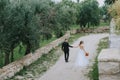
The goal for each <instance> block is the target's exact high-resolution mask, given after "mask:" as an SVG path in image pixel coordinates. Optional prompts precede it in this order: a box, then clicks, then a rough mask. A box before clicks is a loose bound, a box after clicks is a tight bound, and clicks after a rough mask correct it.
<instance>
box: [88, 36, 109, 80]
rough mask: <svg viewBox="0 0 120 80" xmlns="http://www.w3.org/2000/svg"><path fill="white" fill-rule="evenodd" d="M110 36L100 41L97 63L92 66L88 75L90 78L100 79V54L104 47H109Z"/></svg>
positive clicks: (93, 79)
mask: <svg viewBox="0 0 120 80" xmlns="http://www.w3.org/2000/svg"><path fill="white" fill-rule="evenodd" d="M108 42H109V41H108V37H107V38H103V39H101V41H100V43H99V44H98V46H99V47H98V48H97V53H98V54H97V56H96V58H95V63H94V64H93V66H92V70H91V71H90V72H89V74H88V76H89V77H90V80H99V72H98V55H99V53H100V51H101V50H102V49H105V48H108V45H109V43H108Z"/></svg>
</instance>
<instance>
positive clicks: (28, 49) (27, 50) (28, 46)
mask: <svg viewBox="0 0 120 80" xmlns="http://www.w3.org/2000/svg"><path fill="white" fill-rule="evenodd" d="M29 53H30V44H29V45H27V48H26V52H25V55H27V54H29Z"/></svg>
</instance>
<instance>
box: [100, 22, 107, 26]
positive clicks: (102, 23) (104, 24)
mask: <svg viewBox="0 0 120 80" xmlns="http://www.w3.org/2000/svg"><path fill="white" fill-rule="evenodd" d="M99 26H109V22H100V25H99Z"/></svg>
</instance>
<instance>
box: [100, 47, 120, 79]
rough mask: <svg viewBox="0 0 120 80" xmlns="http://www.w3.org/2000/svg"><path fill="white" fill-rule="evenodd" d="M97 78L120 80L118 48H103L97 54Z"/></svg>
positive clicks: (119, 51) (119, 54) (119, 53)
mask: <svg viewBox="0 0 120 80" xmlns="http://www.w3.org/2000/svg"><path fill="white" fill-rule="evenodd" d="M98 67H99V80H120V50H119V49H115V48H110V49H103V50H102V51H101V52H100V55H99V56H98Z"/></svg>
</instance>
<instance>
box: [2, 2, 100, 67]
mask: <svg viewBox="0 0 120 80" xmlns="http://www.w3.org/2000/svg"><path fill="white" fill-rule="evenodd" d="M77 2H78V3H75V2H72V1H71V0H62V1H61V2H59V3H55V2H52V1H51V0H0V57H1V58H0V67H2V66H3V65H7V64H9V63H10V62H13V61H15V60H17V59H19V58H21V57H22V56H24V55H27V54H29V53H30V52H33V53H34V51H35V50H36V49H37V48H39V47H41V46H43V45H44V44H46V43H48V42H49V41H51V40H54V39H56V38H59V37H61V36H62V35H64V33H65V32H66V31H67V30H70V29H73V28H74V27H71V26H73V25H77V24H79V25H81V26H80V27H82V26H84V27H85V26H86V25H88V27H89V26H91V25H93V26H96V25H98V24H99V21H100V18H99V15H100V10H99V7H98V3H97V1H96V0H85V1H83V2H82V3H81V2H79V0H77ZM85 13H86V14H85ZM76 28H77V27H76Z"/></svg>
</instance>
